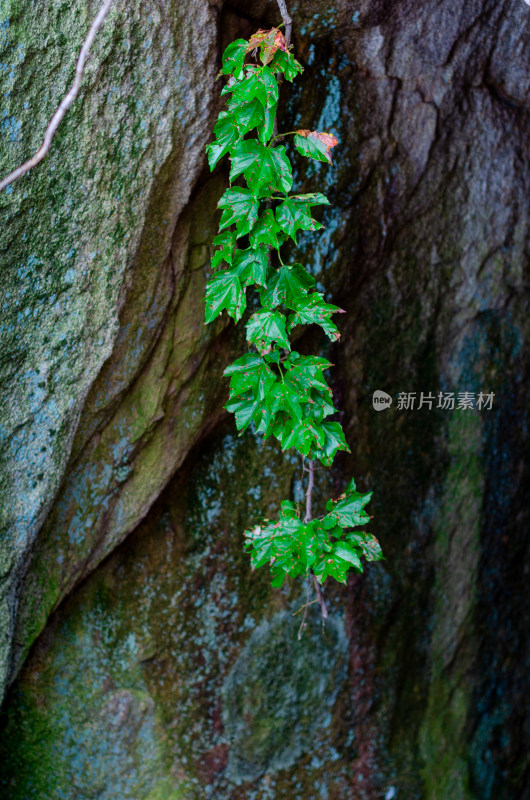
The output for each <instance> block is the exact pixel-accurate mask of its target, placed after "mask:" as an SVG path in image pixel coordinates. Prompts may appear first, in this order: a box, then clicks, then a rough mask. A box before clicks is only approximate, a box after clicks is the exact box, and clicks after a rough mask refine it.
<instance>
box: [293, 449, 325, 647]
mask: <svg viewBox="0 0 530 800" xmlns="http://www.w3.org/2000/svg"><path fill="white" fill-rule="evenodd" d="M303 469H304V472H306V471H307V472H308V473H309V478H308V481H307V489H306V493H305V516H304V525H307V523H308V522H311V519H312V517H313V508H312V501H313V489H314V487H315V462H314V461H309V464H308V467H307V468H306V466H305V461H304V465H303ZM309 572H310V574H311V575H312V577H313V583H314V585H315V592H316V594H317V598H318V602H319V603H320V613H321V616H322V624H324V622H325V621H326V620H327V618H328V607H327V605H326V601H325V600H324V595H323V594H322V589H321V587H320V584H319V582H318V580H317V578H316V575H314V574H313V571H312V570H309ZM309 585H310V583H308V586H307V601H306V607H305V611H304V618H303V619H302V624H301V625H300V629H299V631H298V638H299V639H301V638H302V629H303V627H304V623H305V618H306V614H307V609H308V606H309Z"/></svg>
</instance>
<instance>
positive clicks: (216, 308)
mask: <svg viewBox="0 0 530 800" xmlns="http://www.w3.org/2000/svg"><path fill="white" fill-rule="evenodd" d="M205 299H206V315H205V316H206V322H211V321H212V320H213V319H215V317H217V316H218V315H219V314H220V313H221V311H223V310H224V309H226V311H227V312H228V313H229V314H230V316H231V317H233V318H234V319H235V321H236V322H237V321H238V320H240V319H241V316H242V314H243V312H244V310H245V308H246V306H247V301H246V297H245V292H244V290H243V287H242V286H241V283H240V282H239V278H238V277H237V275H236V274H235V273H234V272H233V271H231V270H228V271H227V272H217V273H216V274H215V275H214V276H213V277H212V278H210V280H209V281H208V283H207V284H206V298H205Z"/></svg>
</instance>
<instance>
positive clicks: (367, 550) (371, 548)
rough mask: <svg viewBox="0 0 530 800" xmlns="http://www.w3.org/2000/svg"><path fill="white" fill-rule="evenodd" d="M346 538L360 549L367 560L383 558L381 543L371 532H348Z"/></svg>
mask: <svg viewBox="0 0 530 800" xmlns="http://www.w3.org/2000/svg"><path fill="white" fill-rule="evenodd" d="M346 538H347V540H348V542H351V544H352V545H355V546H357V547H358V548H359V549H360V550H361V552H362V554H363V556H364V557H365V558H366V560H367V561H380V560H381V559H382V558H383V552H382V550H381V545H380V544H379V542H378V541H377V539H376V538H375V536H372V534H371V533H350V534H348V536H347V537H346Z"/></svg>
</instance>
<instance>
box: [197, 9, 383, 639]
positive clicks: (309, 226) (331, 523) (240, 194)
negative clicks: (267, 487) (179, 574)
mask: <svg viewBox="0 0 530 800" xmlns="http://www.w3.org/2000/svg"><path fill="white" fill-rule="evenodd" d="M282 6H283V7H282ZM280 10H281V12H282V16H283V18H284V23H285V25H286V35H285V36H284V34H283V33H282V31H281V30H280V28H272V29H271V30H259V31H257V33H255V34H254V35H253V36H251V38H250V39H249V40H248V41H247V40H244V39H237V40H236V41H235V42H232V44H230V45H229V46H228V47H227V48H226V50H225V52H224V55H223V59H222V68H221V73H222V74H223V75H225V76H227V77H228V81H227V84H226V85H225V87H224V88H223V90H222V92H221V94H222V95H224V96H225V97H226V98H227V99H226V108H225V110H223V111H221V112H220V114H219V118H218V120H217V123H216V125H215V128H214V133H215V137H216V138H215V140H214V141H213V142H212V143H211V144H210V145H208V147H207V153H208V161H209V165H210V169H212V170H213V169H214V168H215V166H216V165H217V163H218V162H219V161H220V160H221V159H222V158H223V157H224V156H228V158H229V159H230V186H229V188H228V189H227V190H226V191H225V193H224V194H223V196H222V197H221V199H220V201H219V203H218V208H219V209H221V212H222V213H221V221H220V225H219V235H218V236H216V237H215V239H214V245H215V246H216V250H215V252H214V254H213V258H212V263H211V267H212V270H213V275H212V277H211V278H210V279H209V281H208V283H207V287H206V298H205V300H206V315H205V316H206V322H212V321H213V320H214V319H215V318H216V317H217V316H218V315H220V314H222V313H223V312H226V313H227V314H228V315H229V316H231V317H232V318H233V319H234V320H235V322H236V323H237V322H239V321H240V320H241V319H242V317H243V314H244V313H245V310H246V308H247V291H248V289H249V288H251V287H252V288H253V289H254V291H255V292H256V293H257V297H258V298H259V303H260V307H259V309H258V310H256V311H253V313H252V314H250V317H249V318H248V321H247V322H246V338H247V342H248V346H249V352H247V353H246V354H245V355H243V356H242V357H241V358H238V359H237V360H236V361H235V362H234V363H233V364H231V365H230V366H229V367H227V369H226V370H225V372H224V374H225V375H226V376H228V377H229V378H230V399H229V402H228V403H227V405H226V406H225V408H226V409H227V410H228V411H231V412H232V413H233V414H234V415H235V422H236V426H237V429H238V430H239V433H240V435H241V434H242V433H243V432H244V431H245V430H246V429H247V428H248V427H249V425H251V424H252V425H253V426H254V429H255V430H256V432H257V433H259V434H262V435H263V436H264V437H268V436H273V437H275V438H276V439H277V440H278V441H279V442H280V445H281V447H282V449H283V450H287V449H290V448H293V449H294V450H296V451H297V452H298V453H300V454H301V455H302V457H303V460H304V473H305V474H306V475H307V486H306V502H305V509H301V508H300V507H299V506H298V505H297V504H296V503H294V502H291V501H290V500H284V501H283V502H282V504H281V510H280V513H279V518H278V520H277V521H275V522H270V521H266V522H264V523H263V524H262V525H259V526H257V527H255V528H253V529H251V530H247V531H246V532H245V547H246V549H247V550H248V551H249V552H250V557H251V563H252V566H253V567H254V568H258V567H262V566H264V565H269V568H270V570H271V572H272V575H273V581H272V585H273V586H276V587H279V586H281V585H282V583H283V581H284V580H285V578H286V576H288V575H289V576H291V577H296V576H299V575H304V576H307V578H308V579H309V580H310V581H312V582H313V584H314V586H315V589H316V592H317V597H318V600H319V602H320V606H321V611H322V616H323V618H326V617H327V609H326V604H325V602H324V598H323V596H322V591H321V585H322V584H323V583H324V581H325V580H326V578H328V577H330V578H334V579H335V580H337V581H340V582H342V583H345V582H346V577H347V574H348V572H349V570H351V569H354V570H358V571H362V569H363V564H362V560H361V559H362V558H363V557H364V558H365V559H366V560H368V561H375V560H378V559H380V558H382V554H381V549H380V547H379V543H378V542H377V539H376V538H375V537H374V536H372V535H371V534H369V533H366V532H364V530H362V528H359V527H358V526H363V525H365V524H366V523H367V522H368V521H369V519H370V517H369V515H368V514H367V512H366V505H367V504H368V502H369V500H370V497H371V494H372V493H371V492H367V493H364V494H361V493H359V492H358V491H357V489H356V486H355V481H354V480H353V479H352V480H351V481H350V482H349V483H348V485H347V487H346V490H345V492H344V494H343V495H342V496H341V497H340V498H339V499H338V500H329V501H328V502H327V504H326V512H327V513H325V514H322V515H320V516H316V517H313V514H312V492H313V487H314V479H315V463H316V462H320V463H322V464H323V465H324V466H325V467H330V466H331V464H332V463H333V459H334V457H335V455H336V453H337V452H338V451H339V450H345V451H347V452H350V448H349V447H348V444H347V443H346V439H345V437H344V432H343V430H342V427H341V425H340V424H339V422H337V421H335V420H333V419H332V417H333V415H334V414H335V413H336V411H337V410H336V408H335V406H334V405H333V397H332V392H331V389H330V387H329V386H328V383H327V381H326V377H325V374H324V373H325V371H326V370H327V369H328V368H329V367H330V366H332V365H331V364H330V362H329V361H327V360H326V359H325V358H320V357H318V356H310V355H301V354H300V353H298V352H297V351H296V350H293V349H292V345H291V340H290V336H291V334H292V331H293V330H294V328H296V327H298V326H305V325H312V324H315V325H319V326H320V327H321V328H322V330H323V331H324V333H325V334H326V336H328V338H329V339H330V340H331V341H337V340H338V339H339V338H340V334H339V331H338V328H337V325H336V323H335V322H334V321H333V317H334V315H335V314H338V313H342V309H340V308H338V307H337V306H335V305H332V304H330V303H328V302H326V301H325V299H324V295H323V294H322V293H321V292H319V291H316V290H315V279H314V278H313V276H312V275H311V274H310V273H309V272H308V270H307V269H306V268H305V267H304V266H303V265H302V264H299V263H293V264H291V263H285V262H284V260H283V258H282V252H281V251H282V246H283V245H284V244H285V243H286V242H287V241H288V240H289V239H291V240H292V241H293V242H294V243H295V244H296V243H297V235H298V232H299V231H316V230H318V229H320V228H322V227H323V225H322V224H321V223H319V222H317V221H316V220H315V219H314V218H313V217H312V209H313V208H314V207H315V206H325V205H329V201H328V200H327V198H326V197H325V196H324V195H323V194H321V193H320V192H316V193H311V194H296V193H292V188H293V175H292V167H291V162H290V160H289V157H288V155H287V152H286V147H285V145H284V144H281V142H283V141H285V140H286V138H287V137H291V136H292V137H294V147H295V148H296V150H297V151H298V152H299V153H300V154H301V155H303V156H306V157H307V158H310V159H316V160H317V161H322V162H327V163H329V164H330V163H331V150H332V148H333V147H335V146H336V145H337V144H338V140H337V139H336V137H335V136H333V135H332V134H330V133H327V132H319V131H309V130H297V131H290V132H289V133H281V134H278V133H277V127H276V110H277V105H278V95H279V82H280V81H281V80H282V79H286V80H287V81H289V82H292V81H293V80H294V79H295V78H296V76H297V75H298V74H299V73H300V72H302V66H301V64H300V63H299V62H298V61H297V60H296V58H295V57H294V55H293V53H292V49H291V47H290V44H289V38H290V26H291V20H290V18H289V17H288V15H287V11H286V9H285V4H284V3H282V4H280ZM308 603H309V599H308ZM306 611H307V604H306ZM302 626H303V623H302Z"/></svg>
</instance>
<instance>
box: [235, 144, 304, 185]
mask: <svg viewBox="0 0 530 800" xmlns="http://www.w3.org/2000/svg"><path fill="white" fill-rule="evenodd" d="M230 158H231V161H232V167H231V169H230V180H231V181H233V180H235V178H237V177H238V176H239V175H241V174H242V173H243V174H244V176H245V180H246V181H247V183H248V185H249V187H250V189H251V190H252V193H253V194H254V195H256V197H259V196H260V195H263V194H264V195H267V196H268V195H270V194H271V193H272V192H275V191H282V192H288V191H290V190H291V188H292V185H293V175H292V170H291V164H290V161H289V159H288V158H287V156H286V155H285V147H283V146H280V147H273V148H269V147H265V145H263V144H262V143H261V142H258V141H257V140H256V139H250V140H247V139H245V141H242V142H240V143H239V144H238V145H237V146H236V147H234V148H233V150H232V152H231V155H230Z"/></svg>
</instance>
